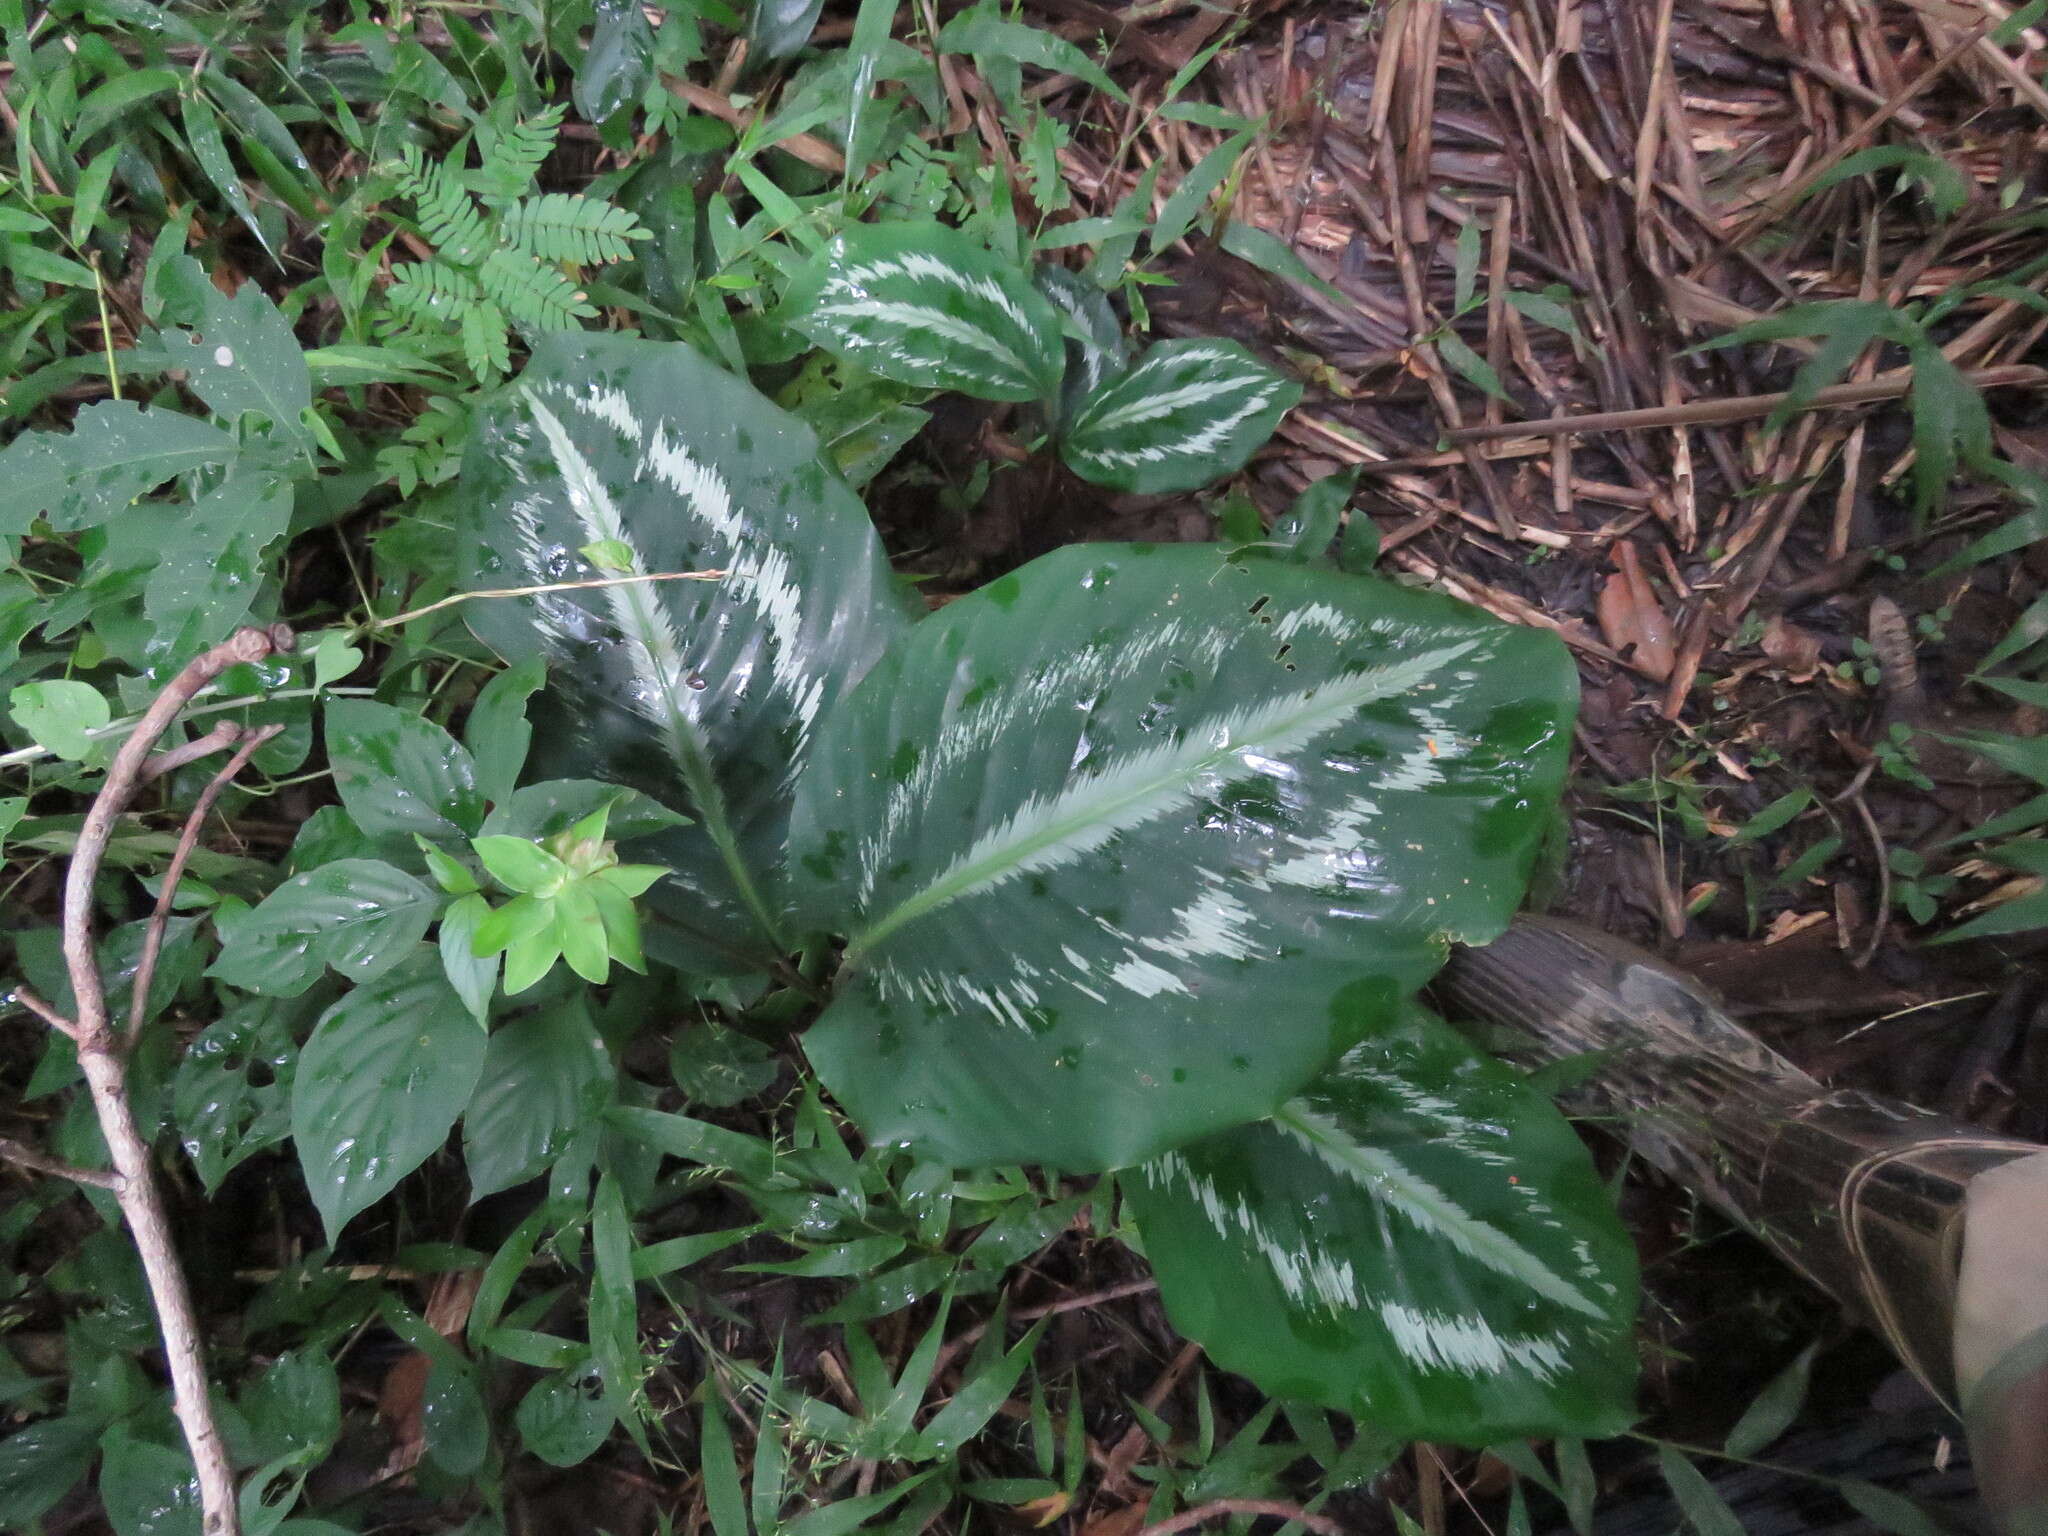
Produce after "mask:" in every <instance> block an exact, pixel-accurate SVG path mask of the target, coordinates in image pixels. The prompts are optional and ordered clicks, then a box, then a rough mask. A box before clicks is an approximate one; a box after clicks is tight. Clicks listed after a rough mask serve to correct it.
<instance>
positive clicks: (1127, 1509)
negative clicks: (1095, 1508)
mask: <svg viewBox="0 0 2048 1536" xmlns="http://www.w3.org/2000/svg"><path fill="white" fill-rule="evenodd" d="M1144 1523H1145V1506H1144V1505H1142V1504H1127V1505H1125V1506H1124V1507H1123V1508H1122V1509H1113V1510H1111V1511H1110V1512H1109V1513H1108V1514H1106V1515H1097V1516H1096V1517H1095V1518H1094V1519H1093V1520H1090V1521H1089V1522H1088V1523H1087V1524H1086V1525H1084V1526H1082V1527H1081V1536H1137V1532H1138V1530H1139V1528H1140V1527H1142V1526H1143V1525H1144Z"/></svg>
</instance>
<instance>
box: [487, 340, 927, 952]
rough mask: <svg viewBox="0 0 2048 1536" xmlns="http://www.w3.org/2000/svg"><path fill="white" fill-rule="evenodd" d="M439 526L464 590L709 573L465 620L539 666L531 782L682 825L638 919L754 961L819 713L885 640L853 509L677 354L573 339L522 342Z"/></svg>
mask: <svg viewBox="0 0 2048 1536" xmlns="http://www.w3.org/2000/svg"><path fill="white" fill-rule="evenodd" d="M457 507H458V513H457V523H458V536H459V538H460V540H461V549H460V553H459V557H458V568H459V569H461V570H462V571H463V572H464V573H465V576H464V578H463V579H464V584H465V585H470V586H475V587H506V586H517V585H521V584H527V583H540V582H548V581H559V580H563V579H571V580H573V579H577V578H580V577H587V576H588V575H589V574H590V573H591V568H590V567H589V566H588V564H587V563H585V562H584V561H582V560H581V559H580V558H579V557H578V556H577V555H576V554H575V553H574V552H575V551H576V550H579V549H581V548H583V547H584V546H585V545H587V544H590V543H593V542H597V541H610V542H613V543H616V544H619V545H623V546H624V547H625V548H626V549H627V550H629V551H631V553H632V559H633V570H632V571H631V572H629V573H628V574H630V575H635V576H644V575H649V574H655V573H668V572H685V571H702V570H722V571H724V572H725V575H724V577H723V578H722V579H721V580H718V581H701V582H700V581H663V582H627V583H622V584H619V585H615V586H611V587H605V588H598V589H587V590H580V591H573V592H551V593H545V594H541V595H537V596H533V597H524V598H515V599H500V600H493V601H490V602H482V603H472V604H469V605H468V606H467V608H466V609H465V612H466V614H467V617H468V619H469V622H470V625H471V627H472V628H473V629H475V631H476V633H477V634H478V635H479V637H481V638H482V639H483V640H484V641H485V642H486V643H487V644H489V645H491V646H492V647H493V648H494V649H496V650H497V651H498V652H499V653H500V654H502V655H504V656H506V657H507V658H508V659H512V660H520V659H523V658H525V657H529V656H536V655H539V656H544V657H546V658H547V660H548V662H549V676H550V686H549V688H548V690H547V691H546V692H545V693H543V694H542V695H540V696H539V697H537V698H536V700H535V701H534V705H533V708H532V710H531V711H530V713H531V715H532V717H533V719H534V720H535V722H536V727H537V740H538V742H539V743H540V746H539V751H538V754H537V755H538V756H539V758H540V763H539V764H538V767H539V768H540V770H541V771H544V772H566V773H569V774H576V775H583V776H588V777H591V778H598V779H604V780H609V781H614V782H616V783H619V784H625V785H630V786H632V787H633V788H635V789H638V790H642V791H645V792H646V793H647V794H649V795H651V796H653V797H654V798H655V799H656V800H662V801H674V802H676V803H677V804H678V805H679V806H681V807H682V808H684V809H686V810H687V811H688V813H689V814H690V816H691V817H692V818H693V820H694V822H695V823H696V824H695V825H694V826H692V827H689V828H685V829H679V830H675V831H672V832H670V833H667V834H665V835H663V836H662V837H661V838H660V839H659V840H658V841H657V842H655V843H651V844H649V845H648V848H649V849H655V848H658V849H659V850H660V852H659V857H660V858H661V859H662V861H663V862H665V863H668V864H669V865H671V867H673V868H674V869H675V870H676V871H677V874H678V876H679V879H678V880H677V881H664V882H663V883H662V884H661V885H660V886H659V887H657V888H656V894H655V900H656V902H657V903H658V904H661V905H662V906H664V908H665V910H667V911H668V912H669V913H670V914H671V915H672V916H673V917H674V918H675V919H676V920H677V921H678V922H679V923H680V924H681V925H682V926H684V927H685V928H687V929H689V930H690V931H691V932H692V933H693V934H695V935H696V936H697V937H698V938H699V939H700V940H702V941H708V943H709V944H710V945H715V946H717V947H718V948H719V949H720V950H722V951H724V952H727V953H728V954H729V955H732V956H735V957H736V956H738V955H743V954H746V953H748V952H750V951H754V950H757V949H758V948H759V946H760V944H761V940H760V938H759V937H758V936H759V935H761V934H762V933H763V932H770V931H773V930H774V929H776V928H777V927H779V924H780V914H779V912H778V911H777V910H776V907H775V904H774V902H773V900H772V898H771V895H770V882H771V881H772V880H773V878H774V875H775V872H776V870H777V869H778V868H779V867H780V866H781V864H782V862H783V859H784V854H785V844H786V841H787V818H788V805H789V796H790V793H791V783H792V780H793V778H794V776H795V774H796V772H797V771H798V769H799V768H800V767H801V766H802V764H803V762H804V761H805V759H806V758H807V757H808V756H809V753H810V750H811V738H812V735H813V732H814V730H815V726H816V721H817V717H818V713H819V711H820V710H821V709H822V708H824V706H825V705H826V704H827V703H829V702H830V701H831V700H832V699H834V698H836V697H837V696H838V695H839V694H840V693H841V692H843V691H844V690H845V689H846V688H848V687H850V686H851V684H852V682H853V680H854V679H855V678H857V677H858V676H859V674H860V673H861V672H862V671H864V670H865V669H866V667H867V665H868V663H869V662H870V661H871V660H872V659H873V658H874V657H875V656H876V655H878V654H879V653H880V651H881V649H882V647H883V646H884V645H885V644H886V643H887V642H888V640H889V638H890V637H891V636H893V635H894V634H896V633H898V632H899V631H900V630H902V629H903V628H904V627H905V624H906V620H905V618H904V615H903V610H902V608H901V606H900V600H899V599H898V598H897V596H896V595H895V593H894V591H893V590H892V583H891V578H890V575H889V569H888V562H887V559H886V557H885V556H884V554H883V551H882V548H881V544H880V541H879V540H878V539H877V538H876V537H875V533H874V528H873V526H872V525H871V524H870V523H869V522H868V520H867V517H866V514H865V513H864V512H863V511H862V509H861V507H860V504H859V502H858V501H856V500H855V499H854V497H853V496H852V494H851V493H850V492H848V491H847V490H846V488H845V486H844V485H843V484H841V483H840V482H839V481H838V480H836V479H835V478H834V477H833V476H832V474H831V472H830V471H829V470H827V469H826V468H825V467H824V465H823V464H822V463H821V462H820V461H819V459H818V456H817V446H816V439H815V438H814V437H813V436H812V435H811V433H810V431H809V430H808V429H807V428H806V427H804V426H803V425H802V424H801V423H800V422H798V421H797V420H796V419H795V418H793V417H790V416H787V415H785V414H783V413H782V412H780V411H778V410H776V409H775V408H774V407H773V406H771V405H769V404H768V403H767V402H766V401H765V400H763V399H762V398H761V397H760V396H759V395H758V394H756V393H755V392H754V391H753V390H752V389H751V388H750V387H749V386H747V385H746V384H744V383H742V382H741V381H739V380H737V379H735V378H733V377H731V376H730V375H728V374H726V373H724V372H723V371H721V370H720V369H718V368H716V367H714V366H712V365H711V364H710V363H709V362H707V361H705V360H704V359H703V358H701V357H699V356H698V355H697V354H696V353H694V352H692V351H691V350H690V349H689V348H687V347H684V346H681V345H676V344H667V343H658V342H646V341H637V340H628V339H625V338H619V337H599V336H576V337H561V338H550V339H547V340H545V341H543V342H542V343H541V344H540V345H539V346H538V347H537V348H536V350H535V354H534V362H533V363H532V364H531V365H530V366H529V367H528V369H527V371H526V373H525V374H524V375H522V377H521V380H520V384H519V386H518V388H517V389H516V390H515V391H513V392H512V393H510V394H509V395H508V396H507V397H506V398H505V399H504V400H503V402H502V403H501V404H500V405H499V406H498V407H497V408H496V409H495V410H493V411H492V412H490V413H489V414H488V415H487V416H486V417H485V419H484V420H483V421H482V422H481V423H480V427H479V430H478V432H477V435H476V438H475V440H474V441H473V443H472V446H471V450H470V455H469V457H468V459H467V460H466V462H465V469H464V473H463V476H462V480H461V483H460V490H459V494H458V498H457ZM527 795H528V791H525V790H522V791H520V792H519V793H518V794H516V795H514V796H513V797H512V800H513V802H515V803H518V802H521V801H522V797H525V796H527ZM497 821H498V818H497V817H496V816H495V815H494V817H493V822H494V823H496V822H497ZM614 827H615V835H616V836H618V837H620V838H624V837H626V836H628V835H629V834H628V832H627V830H626V828H625V827H624V826H620V825H619V824H618V823H617V822H616V821H615V822H614ZM497 829H498V828H497V827H495V825H494V830H497ZM644 858H645V854H644V853H643V859H644ZM718 963H722V964H727V965H733V964H738V963H740V962H739V961H738V960H737V959H736V958H731V959H727V960H725V961H722V962H718Z"/></svg>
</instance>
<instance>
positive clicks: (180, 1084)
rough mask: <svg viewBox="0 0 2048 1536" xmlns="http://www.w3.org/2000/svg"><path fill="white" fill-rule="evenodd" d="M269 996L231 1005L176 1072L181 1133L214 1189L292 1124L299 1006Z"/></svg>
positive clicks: (173, 1101)
mask: <svg viewBox="0 0 2048 1536" xmlns="http://www.w3.org/2000/svg"><path fill="white" fill-rule="evenodd" d="M304 1006H305V1005H303V1004H301V1005H298V1008H297V1009H295V1008H293V1007H291V1006H289V1005H285V1004H280V1003H277V1002H271V1001H264V1002H252V1003H243V1004H241V1005H240V1006H238V1007H235V1008H231V1009H230V1010H229V1011H228V1012H227V1013H226V1014H224V1015H222V1016H221V1017H220V1018H219V1019H217V1020H216V1021H215V1022H213V1023H212V1024H209V1025H207V1026H206V1028H205V1029H202V1030H201V1031H200V1032H199V1033H198V1035H197V1036H195V1037H194V1039H193V1041H192V1043H191V1044H190V1045H189V1046H187V1047H186V1048H185V1054H184V1056H183V1058H182V1059H181V1060H180V1061H179V1062H178V1068H177V1071H176V1072H175V1073H174V1074H173V1076H172V1078H171V1105H172V1115H173V1117H174V1119H175V1121H176V1124H177V1128H178V1140H179V1142H180V1143H181V1144H182V1145H183V1147H184V1148H185V1155H186V1156H187V1157H189V1158H191V1159H192V1166H193V1167H194V1168H195V1169H196V1170H197V1171H198V1173H199V1180H200V1182H201V1183H202V1184H204V1185H205V1186H206V1189H207V1191H208V1192H209V1193H211V1192H212V1191H214V1190H217V1189H219V1188H220V1184H221V1180H223V1179H225V1178H226V1177H227V1176H228V1175H229V1174H230V1173H232V1172H233V1171H234V1170H235V1168H236V1167H238V1166H239V1165H240V1164H241V1163H243V1162H244V1161H246V1160H247V1159H249V1158H251V1157H253V1156H255V1155H256V1154H257V1153H258V1152H262V1151H265V1150H266V1149H268V1148H270V1147H274V1146H276V1145H277V1144H278V1143H279V1142H281V1141H283V1140H284V1138H285V1137H286V1136H287V1135H288V1134H289V1133H290V1131H291V1108H290V1105H291V1091H292V1076H293V1074H294V1072H295V1071H296V1069H297V1065H298V1059H299V1048H298V1046H297V1045H296V1044H295V1043H294V1042H293V1039H292V1027H293V1024H294V1023H295V1021H296V1017H297V1014H298V1011H299V1009H303V1008H304Z"/></svg>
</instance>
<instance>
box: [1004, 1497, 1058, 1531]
mask: <svg viewBox="0 0 2048 1536" xmlns="http://www.w3.org/2000/svg"><path fill="white" fill-rule="evenodd" d="M1073 1502H1074V1496H1073V1495H1072V1494H1071V1493H1068V1492H1066V1491H1065V1490H1064V1489H1062V1490H1061V1491H1059V1492H1058V1493H1048V1494H1047V1495H1046V1496H1045V1497H1044V1498H1042V1499H1027V1500H1026V1501H1025V1502H1024V1503H1022V1504H1013V1505H1011V1506H1010V1512H1011V1513H1012V1514H1015V1515H1022V1516H1023V1517H1024V1518H1025V1519H1026V1520H1029V1521H1030V1522H1031V1523H1032V1524H1033V1525H1034V1526H1036V1527H1038V1528H1039V1529H1040V1530H1043V1529H1044V1528H1045V1527H1046V1526H1048V1525H1051V1524H1052V1523H1053V1521H1055V1520H1057V1519H1059V1517H1060V1516H1061V1515H1064V1514H1065V1513H1066V1512H1067V1509H1068V1507H1069V1506H1070V1505H1072V1504H1073Z"/></svg>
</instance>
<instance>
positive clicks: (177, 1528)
mask: <svg viewBox="0 0 2048 1536" xmlns="http://www.w3.org/2000/svg"><path fill="white" fill-rule="evenodd" d="M104 1450H105V1460H103V1461H102V1462H101V1463H100V1482H99V1491H100V1503H101V1505H102V1507H104V1508H105V1510H106V1512H107V1524H109V1525H111V1526H112V1527H113V1528H114V1533H115V1536H199V1476H198V1474H197V1473H196V1472H194V1471H193V1470H192V1458H191V1456H190V1455H188V1454H187V1453H186V1451H185V1449H184V1448H183V1447H182V1446H180V1447H179V1448H178V1449H176V1450H173V1449H171V1447H169V1446H167V1445H159V1444H157V1443H156V1442H155V1441H154V1440H142V1439H138V1438H136V1437H135V1436H134V1435H131V1434H130V1433H129V1432H128V1429H127V1428H126V1426H124V1425H116V1426H115V1427H114V1428H113V1429H111V1430H109V1431H108V1432H107V1437H106V1440H105V1442H104Z"/></svg>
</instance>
